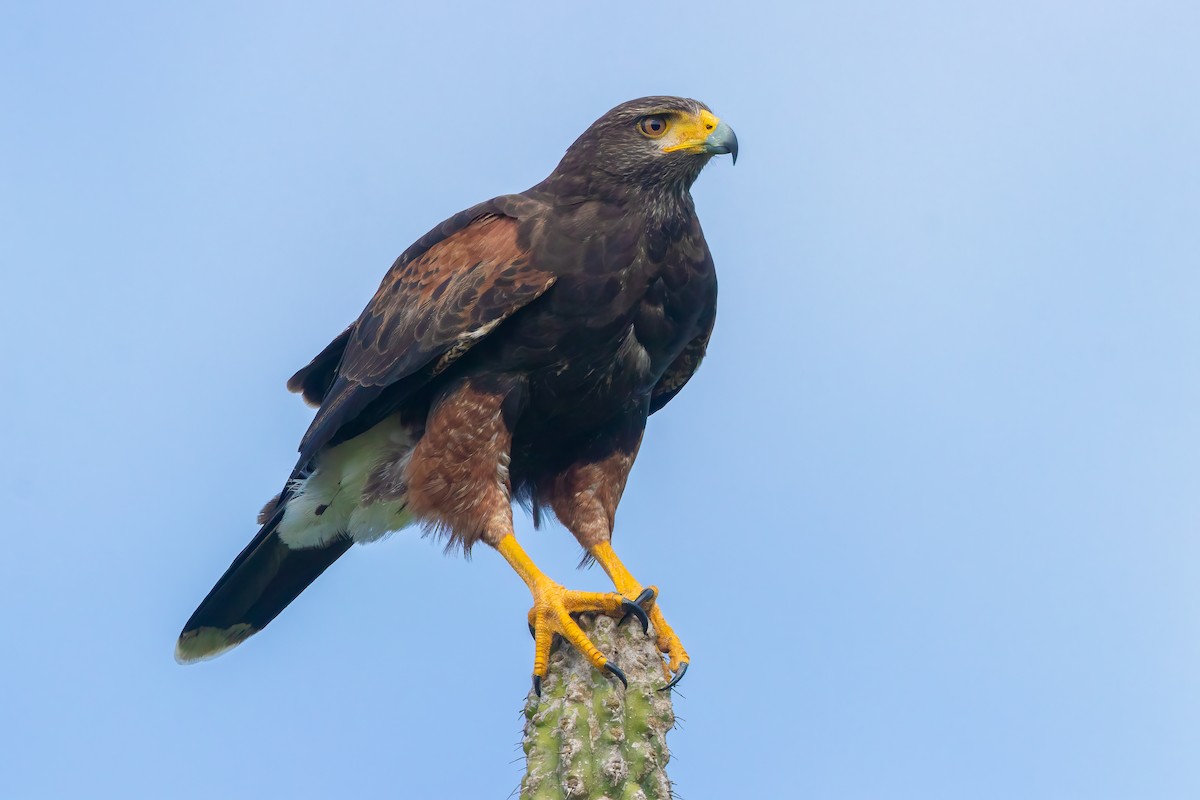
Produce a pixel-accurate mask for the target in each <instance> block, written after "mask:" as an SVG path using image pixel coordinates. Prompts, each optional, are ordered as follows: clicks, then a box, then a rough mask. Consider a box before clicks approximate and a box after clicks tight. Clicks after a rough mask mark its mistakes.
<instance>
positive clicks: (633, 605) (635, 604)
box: [617, 592, 654, 633]
mask: <svg viewBox="0 0 1200 800" xmlns="http://www.w3.org/2000/svg"><path fill="white" fill-rule="evenodd" d="M645 594H646V593H645V592H642V594H639V595H638V599H637V600H629V599H622V600H621V608H623V609H625V616H623V617H621V622H624V621H625V620H627V619H629V618H630V617H631V616H634V617H637V618H638V621H639V622H641V623H642V633H647V632H649V630H650V618H649V617H648V616H646V612H645V610H643V609H642V606H641V605H640V604H641V602H642V596H643V595H645ZM653 594H654V593H653V592H651V596H653ZM621 622H618V623H617V626H618V627H619V626H620V625H621Z"/></svg>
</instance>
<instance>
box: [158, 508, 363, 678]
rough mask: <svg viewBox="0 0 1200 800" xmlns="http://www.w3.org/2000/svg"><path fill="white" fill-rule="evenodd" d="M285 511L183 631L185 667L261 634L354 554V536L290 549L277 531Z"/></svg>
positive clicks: (180, 653)
mask: <svg viewBox="0 0 1200 800" xmlns="http://www.w3.org/2000/svg"><path fill="white" fill-rule="evenodd" d="M283 506H284V503H280V504H279V507H278V508H277V510H276V512H275V513H274V515H272V517H271V519H270V520H269V521H268V522H267V524H265V525H263V527H262V529H261V530H260V531H259V532H258V535H257V536H255V537H254V540H253V541H252V542H250V544H249V545H247V546H246V549H245V550H243V551H242V552H241V554H240V555H239V556H238V557H237V558H236V559H234V561H233V563H232V564H230V565H229V569H227V570H225V574H224V575H222V576H221V580H219V581H217V585H216V586H214V587H213V588H212V591H210V592H209V593H208V596H207V597H205V598H204V600H203V601H201V603H200V606H199V607H198V608H197V609H196V611H195V612H194V613H193V614H192V617H191V619H189V620H188V621H187V624H186V625H184V626H183V631H182V632H181V633H180V634H179V641H178V642H177V643H176V645H175V660H176V661H178V662H179V663H180V664H190V663H191V662H193V661H201V660H203V659H206V658H212V657H213V656H217V655H220V654H221V653H223V652H225V651H226V650H228V649H229V648H231V647H234V646H236V645H238V644H240V643H241V642H243V641H245V640H246V639H247V638H249V637H250V636H253V635H254V634H256V633H258V632H259V631H261V630H262V629H263V628H265V627H266V626H267V623H268V622H270V621H271V620H273V619H275V617H277V616H279V612H280V611H283V609H285V608H287V606H288V604H289V603H291V602H292V601H293V600H295V599H296V597H297V596H298V595H299V594H300V593H301V592H303V591H304V590H305V589H306V588H307V587H308V585H309V584H310V583H312V582H313V581H315V580H316V579H317V576H318V575H320V574H321V573H322V572H324V571H325V569H326V568H327V567H328V566H329V565H330V564H332V563H333V562H334V561H337V560H338V558H340V557H341V555H342V553H345V552H346V551H347V550H348V549H350V545H351V544H352V543H353V542H352V540H351V539H350V538H349V537H346V538H339V539H335V540H333V541H331V542H330V543H329V544H327V545H325V546H324V547H311V548H304V549H292V548H290V547H288V546H287V545H286V544H284V543H283V541H282V540H281V539H280V538H279V535H278V534H277V533H276V531H275V529H276V528H277V527H278V525H279V520H280V519H282V518H283Z"/></svg>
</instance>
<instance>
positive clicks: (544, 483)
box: [175, 97, 737, 693]
mask: <svg viewBox="0 0 1200 800" xmlns="http://www.w3.org/2000/svg"><path fill="white" fill-rule="evenodd" d="M719 153H731V154H732V155H733V157H734V159H735V160H736V158H737V138H736V137H735V136H734V134H733V130H732V129H731V128H730V127H729V126H728V125H726V124H725V123H724V122H721V121H720V120H719V119H717V117H716V116H714V115H713V114H712V112H711V111H709V109H708V108H707V107H706V106H705V105H704V104H702V103H698V102H696V101H695V100H689V99H685V98H679V97H644V98H641V99H639V100H633V101H631V102H628V103H624V104H622V105H619V106H617V107H616V108H614V109H613V110H611V111H609V112H608V113H607V114H605V115H604V116H603V117H601V118H600V119H599V120H597V121H596V122H595V123H594V124H592V126H591V127H589V128H588V129H587V130H586V131H585V132H584V133H583V135H582V136H580V137H579V139H577V140H576V141H575V143H574V144H572V145H571V147H570V148H569V149H568V150H567V153H566V155H565V156H564V157H563V159H562V161H561V163H559V165H558V167H557V168H556V169H555V170H554V171H553V172H552V173H551V174H550V176H549V177H548V178H546V179H545V180H544V181H542V182H541V183H539V184H537V185H536V186H534V187H533V188H531V189H529V190H528V191H526V192H522V193H521V194H514V195H504V196H502V197H497V198H495V199H492V200H488V201H487V202H484V203H481V204H479V205H477V206H475V207H473V208H470V209H467V210H466V211H463V212H461V213H459V214H456V215H454V216H453V217H451V218H450V219H448V220H446V221H445V222H443V223H442V224H441V225H438V226H437V227H436V228H434V229H433V230H432V231H430V232H429V233H427V234H426V235H425V236H423V237H422V238H421V239H420V240H418V241H417V242H416V243H415V244H414V245H413V246H412V247H410V248H409V249H408V250H406V251H405V252H404V253H403V254H402V255H401V256H400V257H399V258H398V259H397V260H396V262H395V264H393V265H392V268H391V270H389V271H388V273H387V275H386V276H385V277H384V279H383V283H382V284H381V285H380V287H379V290H378V291H376V292H375V296H374V297H373V298H372V299H371V302H370V303H369V304H368V305H367V307H366V309H365V310H364V311H363V312H362V314H361V315H360V316H359V318H358V320H356V321H355V322H354V324H353V325H351V326H350V327H349V328H347V329H346V330H345V331H344V332H343V333H342V334H341V335H340V336H338V337H337V338H336V339H334V340H333V342H331V343H330V344H329V346H328V347H326V348H325V349H324V350H322V351H321V353H319V354H318V355H317V356H316V358H314V359H313V360H312V362H311V363H310V364H309V365H308V366H306V367H304V369H302V370H300V371H299V372H297V373H296V374H295V375H294V376H293V377H292V379H291V380H290V381H288V388H289V389H291V390H292V391H294V392H299V393H301V394H302V395H303V397H304V399H305V400H306V401H308V402H309V403H311V404H313V405H315V406H317V412H316V417H315V418H314V419H313V422H312V425H311V426H310V427H309V429H308V432H307V433H305V435H304V438H303V439H302V440H301V443H300V458H299V461H298V463H297V465H296V468H295V470H294V471H293V473H292V475H291V477H290V478H289V480H288V481H287V483H286V485H285V486H284V488H283V491H282V492H281V493H280V494H279V496H277V497H276V498H274V499H272V500H271V501H270V502H269V503H268V504H267V506H266V507H265V508H264V509H263V510H262V512H261V513H260V516H259V523H260V524H261V526H262V527H261V529H260V530H259V532H258V535H257V536H255V537H254V539H253V541H251V542H250V544H249V545H248V546H247V547H246V549H245V550H243V551H242V552H241V554H240V555H238V557H237V558H236V559H235V560H234V562H233V564H232V565H231V566H230V567H229V569H228V570H226V572H225V574H224V575H223V576H222V577H221V579H220V580H219V581H217V584H216V586H214V587H213V589H212V591H210V592H209V593H208V596H207V597H205V598H204V600H203V602H201V603H200V606H199V608H197V609H196V611H195V613H194V614H192V617H191V619H189V620H188V622H187V625H185V626H184V629H183V632H182V633H181V634H180V636H179V641H178V643H177V645H176V650H175V654H176V658H177V659H178V660H179V661H180V662H184V663H186V662H192V661H197V660H201V659H204V658H209V657H212V656H215V655H218V654H219V653H222V652H224V651H225V650H228V649H229V648H231V647H233V646H235V645H237V644H239V643H240V642H242V641H243V640H245V639H246V638H247V637H249V636H251V635H252V634H254V633H256V632H258V631H259V630H262V628H264V627H265V626H266V625H267V623H269V622H270V621H271V620H272V619H274V618H275V617H276V615H278V614H279V612H281V611H282V610H283V609H284V608H285V607H286V606H287V605H288V603H290V602H291V601H292V600H293V599H295V597H296V596H297V595H299V594H300V592H302V591H303V590H304V589H305V587H307V586H308V585H309V584H310V583H311V582H312V581H313V580H315V579H316V577H317V576H318V575H320V574H321V573H322V572H323V571H324V570H325V569H326V568H327V567H329V565H330V564H332V563H333V562H334V561H336V560H337V559H338V557H339V556H341V555H342V553H344V552H346V550H347V549H348V548H349V547H350V545H351V544H353V543H355V542H369V541H373V540H375V539H378V538H380V537H382V536H384V535H385V534H387V533H389V532H391V531H395V530H399V529H400V528H403V527H405V526H407V525H409V524H413V523H417V524H422V525H424V526H426V527H427V528H432V529H436V530H439V531H440V532H442V533H444V534H445V535H447V536H448V537H449V538H450V541H451V543H452V544H458V545H461V546H462V547H463V548H467V549H469V548H470V547H471V546H472V545H474V544H475V543H476V542H478V541H480V540H482V541H484V542H486V543H487V544H488V545H490V546H492V547H494V548H495V549H496V550H497V551H499V553H500V554H501V555H502V556H504V558H505V559H506V560H507V561H508V563H509V564H511V565H512V568H513V569H514V570H515V571H516V572H517V574H518V575H519V576H520V577H521V578H522V580H524V581H525V583H526V584H528V586H529V589H530V591H531V592H532V594H533V603H534V604H533V608H532V609H531V610H530V612H529V623H530V627H531V629H532V631H533V633H534V639H535V642H536V645H535V659H534V668H533V675H534V687H535V689H537V690H538V691H539V693H540V681H541V678H542V677H543V676H545V674H546V669H547V664H548V657H549V653H550V645H551V639H552V637H553V635H554V634H560V635H562V636H563V637H564V638H566V639H567V640H568V641H570V642H571V643H572V644H573V645H575V646H576V647H578V648H579V649H580V650H581V651H583V652H584V653H585V654H587V656H588V657H589V659H590V660H591V662H592V663H593V664H594V665H595V666H596V667H597V668H603V669H607V670H608V671H609V672H611V673H612V674H614V675H616V676H617V677H618V678H620V679H621V680H622V681H624V679H625V678H624V675H623V674H622V672H621V670H620V669H619V668H618V667H617V666H616V665H614V664H612V663H611V662H609V661H608V660H607V659H606V658H605V656H604V655H603V654H602V653H600V652H599V651H598V650H597V649H596V648H595V646H593V645H592V643H591V642H590V641H589V640H588V639H587V637H586V636H585V635H584V633H583V631H582V630H580V628H579V626H578V625H577V624H576V623H575V622H574V621H573V620H572V619H571V616H570V615H571V614H572V613H574V612H585V611H587V612H602V613H608V614H615V615H625V614H633V615H634V616H636V617H638V618H639V619H640V620H641V621H642V624H643V625H646V624H647V621H649V622H652V623H653V625H654V629H655V636H656V640H657V643H658V647H659V649H660V650H661V651H662V652H663V653H664V654H666V656H667V658H668V667H669V670H670V671H671V672H673V673H674V677H673V679H672V680H671V684H673V683H674V682H675V681H677V680H678V679H679V678H680V677H682V675H683V672H684V670H685V669H686V668H687V664H688V655H687V652H686V651H685V650H684V648H683V645H682V644H681V643H680V641H679V637H678V636H676V635H675V632H674V631H673V630H672V629H671V627H670V626H669V625H668V624H667V622H666V620H665V619H664V618H663V615H662V611H661V610H660V609H659V606H658V604H657V603H656V602H655V600H656V598H655V592H654V590H653V589H652V588H650V589H647V588H645V587H643V585H642V584H641V583H640V582H639V581H638V580H637V579H635V578H634V577H633V575H632V574H630V572H629V570H627V569H626V568H625V566H624V565H623V564H622V563H621V561H620V560H619V559H618V558H617V555H616V553H615V552H614V551H613V548H612V545H611V544H610V540H611V538H612V530H613V518H614V515H615V513H616V509H617V503H618V502H619V501H620V498H621V493H622V491H623V490H624V488H625V481H626V478H627V477H628V475H629V470H630V468H631V467H632V465H633V461H634V458H635V457H636V455H637V451H638V446H639V444H640V442H641V438H642V432H643V430H644V429H645V426H646V420H647V418H648V417H649V416H650V415H651V414H653V413H654V412H655V411H657V410H659V409H660V408H662V407H663V406H664V405H666V404H667V403H668V402H669V401H670V400H671V398H672V397H674V396H675V394H676V393H677V392H679V390H680V389H682V388H683V386H684V384H686V383H687V381H688V379H689V378H690V377H691V376H692V373H693V372H695V370H696V368H697V366H698V365H699V364H700V360H701V359H702V358H703V357H704V351H705V347H706V346H707V344H708V338H709V334H710V333H711V332H712V327H713V320H714V318H715V314H716V300H717V280H716V274H715V272H714V268H713V261H712V257H711V255H710V254H709V250H708V245H707V244H706V243H705V241H704V234H703V233H702V232H701V230H700V222H699V220H698V219H697V218H696V210H695V207H694V205H693V203H692V198H691V194H690V189H691V186H692V183H693V182H694V181H695V180H696V177H697V176H698V175H699V174H700V171H701V169H703V168H704V166H705V164H707V163H708V161H709V160H710V159H711V158H712V156H713V155H714V154H719ZM514 499H515V500H523V501H525V502H527V503H528V504H530V505H531V506H532V507H533V509H534V510H535V513H536V512H538V511H539V510H550V511H553V512H554V514H555V515H556V516H557V517H558V519H559V520H561V521H562V523H563V524H564V525H565V526H566V527H567V528H568V529H569V530H570V531H571V533H573V534H574V535H575V537H576V538H577V539H578V540H579V543H580V544H581V545H582V546H583V547H584V549H585V550H586V551H587V555H588V557H590V558H593V559H595V560H596V561H597V562H599V563H600V566H601V567H603V569H604V571H605V572H607V573H608V575H609V577H610V578H612V580H613V583H614V584H615V586H616V589H617V591H616V592H615V593H597V592H577V591H570V590H567V589H565V588H564V587H563V586H561V585H559V584H558V583H555V582H554V581H552V580H551V579H550V578H548V577H547V576H546V575H545V574H544V573H542V571H541V570H539V569H538V568H537V566H536V565H535V564H534V563H533V561H532V560H531V559H530V558H529V556H528V555H526V553H525V551H524V550H523V549H522V548H521V546H520V545H519V544H518V543H517V540H516V539H515V538H514V536H513V525H512V503H513V500H514ZM647 611H648V612H649V613H648V614H647Z"/></svg>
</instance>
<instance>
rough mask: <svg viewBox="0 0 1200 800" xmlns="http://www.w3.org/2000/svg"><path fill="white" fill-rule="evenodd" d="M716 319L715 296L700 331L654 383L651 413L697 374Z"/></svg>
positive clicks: (703, 318)
mask: <svg viewBox="0 0 1200 800" xmlns="http://www.w3.org/2000/svg"><path fill="white" fill-rule="evenodd" d="M716 321H717V304H716V298H715V297H714V298H713V300H712V302H710V303H709V304H708V308H707V310H706V311H705V314H704V316H703V317H702V318H701V319H700V333H698V334H697V335H696V336H695V337H694V338H693V339H692V340H691V341H690V342H688V344H687V346H686V347H684V348H683V352H682V353H680V354H679V355H678V356H676V357H675V360H674V361H672V362H671V366H669V367H667V371H666V372H664V373H663V376H662V377H661V378H659V379H658V383H656V384H654V389H653V390H652V391H651V392H650V413H651V414H653V413H654V412H655V411H658V410H659V409H660V408H662V407H663V406H665V405H666V404H667V403H669V402H671V399H672V398H673V397H675V395H677V394H679V392H680V391H681V390H682V389H683V387H684V386H685V385H686V384H687V382H688V381H690V380H691V379H692V376H693V375H695V374H696V370H697V369H699V368H700V362H701V361H703V360H704V353H705V351H707V350H708V340H709V337H711V336H712V330H713V323H715V322H716Z"/></svg>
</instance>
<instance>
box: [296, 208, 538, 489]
mask: <svg viewBox="0 0 1200 800" xmlns="http://www.w3.org/2000/svg"><path fill="white" fill-rule="evenodd" d="M504 199H506V198H501V200H504ZM510 204H511V203H510ZM503 209H504V204H503V203H501V202H500V201H493V202H492V203H491V204H485V205H484V206H482V207H480V206H477V207H476V208H475V209H469V210H468V211H466V212H463V213H462V214H460V215H458V216H456V217H452V218H451V219H449V220H447V221H446V222H445V223H443V224H442V225H441V226H439V227H438V228H435V229H434V230H433V231H431V232H430V233H429V234H427V235H426V236H425V237H423V238H422V239H421V240H419V241H418V242H417V244H416V245H414V246H413V247H411V248H409V250H408V251H406V252H405V253H404V254H403V255H402V256H400V258H399V259H397V260H396V263H395V264H393V265H392V268H391V269H390V270H389V271H388V274H387V275H386V276H385V277H384V279H383V282H382V283H381V284H380V286H379V289H378V290H377V291H376V292H375V296H374V297H372V298H371V302H370V303H368V304H367V307H366V309H364V310H363V313H362V315H361V316H360V317H359V318H358V321H357V322H355V323H354V325H352V326H351V328H350V330H349V331H348V332H347V333H348V338H347V339H346V341H345V349H344V352H343V353H342V354H341V359H340V363H339V364H338V367H337V374H336V377H334V378H333V380H332V382H331V383H330V384H329V385H328V387H327V391H325V392H324V395H323V398H322V401H321V407H320V409H319V410H318V411H317V415H316V417H315V418H314V419H313V422H312V425H311V426H310V427H309V429H308V432H307V433H306V434H305V436H304V439H303V440H302V441H301V444H300V454H301V458H300V461H301V464H302V465H303V464H305V463H307V462H308V461H309V460H310V459H311V458H312V456H313V455H315V453H316V452H317V451H318V450H319V449H320V448H321V447H323V446H324V445H325V444H327V443H328V442H329V441H330V440H332V439H333V438H334V436H335V435H336V434H337V432H338V430H339V429H340V428H342V427H343V426H344V425H346V424H347V423H350V422H352V421H353V420H354V418H355V417H356V416H357V415H358V414H360V413H361V412H362V411H363V410H364V409H365V408H366V407H367V406H368V405H369V404H370V403H371V402H372V401H374V400H375V399H377V398H378V397H379V396H380V395H381V394H383V391H384V390H385V389H386V388H388V387H389V386H392V385H394V384H396V383H398V382H400V381H402V380H404V379H405V378H407V377H410V376H412V375H414V374H416V373H418V372H419V371H421V370H423V369H424V368H426V367H427V366H429V365H431V364H433V365H434V367H433V372H435V373H436V372H440V371H441V370H444V369H445V368H446V367H448V366H449V365H450V363H452V362H453V361H454V360H455V359H456V358H458V357H459V356H461V355H462V354H463V353H465V352H466V351H467V350H468V349H470V347H471V346H472V345H474V344H475V343H476V342H478V341H480V340H481V339H483V338H484V337H485V336H487V335H488V334H489V333H490V332H491V331H492V330H493V329H495V327H496V326H497V325H499V324H500V323H501V322H503V321H504V320H505V319H507V318H508V317H509V316H511V315H512V314H513V313H515V312H516V311H517V310H519V309H520V308H521V307H523V306H525V305H526V304H528V303H529V302H530V301H532V300H534V299H535V298H537V297H538V296H539V295H541V294H542V293H543V292H545V291H546V290H547V289H548V288H550V285H551V284H553V283H554V279H555V276H554V275H553V274H552V273H550V272H546V271H543V270H539V269H536V268H534V267H533V266H532V265H531V264H530V260H529V251H528V247H527V244H523V243H522V236H521V222H519V221H518V220H517V219H515V218H514V217H512V216H508V215H506V214H505V213H503ZM522 210H523V209H522ZM468 215H470V217H468ZM465 217H466V218H465ZM343 336H346V334H343ZM341 338H342V337H339V339H341ZM335 344H337V340H335ZM332 346H333V345H331V347H332ZM326 350H329V348H326ZM318 358H319V357H318ZM306 369H307V368H306ZM302 372H303V370H302ZM298 375H299V374H298ZM293 382H295V383H296V385H297V388H307V387H306V386H305V383H304V381H303V379H302V378H301V379H300V380H299V381H297V378H293V380H292V382H289V385H291V383H293ZM305 394H306V396H308V392H305Z"/></svg>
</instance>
